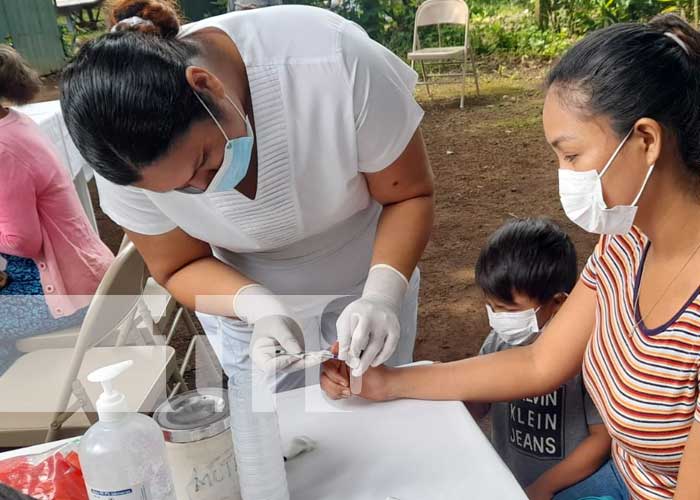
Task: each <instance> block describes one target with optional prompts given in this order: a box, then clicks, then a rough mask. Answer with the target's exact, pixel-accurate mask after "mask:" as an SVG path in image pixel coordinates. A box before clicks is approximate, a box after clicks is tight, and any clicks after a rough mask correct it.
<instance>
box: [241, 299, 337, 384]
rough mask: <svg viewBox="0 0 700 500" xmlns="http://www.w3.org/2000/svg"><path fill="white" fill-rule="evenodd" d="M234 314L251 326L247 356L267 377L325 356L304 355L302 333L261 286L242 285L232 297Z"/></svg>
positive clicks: (311, 363)
mask: <svg viewBox="0 0 700 500" xmlns="http://www.w3.org/2000/svg"><path fill="white" fill-rule="evenodd" d="M233 306H234V307H233V308H234V312H235V314H236V316H238V317H239V318H240V319H241V320H243V321H246V322H247V323H248V324H250V325H252V326H253V335H252V337H251V339H250V357H251V359H252V360H253V363H254V365H255V366H256V367H257V368H259V369H261V370H262V371H263V372H265V374H266V375H267V376H272V375H274V374H275V373H276V372H293V371H297V370H303V369H305V368H310V367H312V366H318V365H320V364H321V363H322V362H323V361H325V359H326V358H324V357H322V356H321V355H318V356H313V355H305V354H304V334H303V332H302V330H301V327H300V326H299V323H297V322H296V320H294V318H293V317H292V315H291V314H290V313H289V311H288V310H287V308H286V307H285V305H284V304H283V303H282V301H281V300H280V299H279V298H278V297H276V296H275V295H274V294H273V293H272V292H270V291H269V290H268V289H266V288H265V287H263V286H261V285H249V286H245V287H243V288H241V289H240V290H239V291H238V293H237V294H236V296H235V297H234V299H233Z"/></svg>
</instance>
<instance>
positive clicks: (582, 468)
mask: <svg viewBox="0 0 700 500" xmlns="http://www.w3.org/2000/svg"><path fill="white" fill-rule="evenodd" d="M588 430H589V433H590V435H589V436H588V437H587V438H586V439H584V440H583V441H582V442H581V444H579V445H578V446H577V447H576V449H575V450H574V451H573V452H572V453H571V455H569V456H568V457H566V458H565V459H564V460H562V461H561V462H559V463H558V464H557V465H555V466H554V467H552V468H551V469H549V470H548V471H547V472H545V473H544V474H542V475H541V476H540V477H539V478H537V480H536V481H535V482H534V483H532V484H531V485H530V486H529V487H528V488H527V496H528V498H529V499H530V500H550V499H551V498H552V497H553V496H554V495H555V494H556V493H557V492H559V491H561V490H564V489H566V488H568V487H569V486H573V485H574V484H576V483H578V482H580V481H582V480H584V479H586V478H587V477H589V476H590V475H592V474H593V473H594V472H595V471H597V470H598V469H599V468H600V466H601V465H603V464H604V463H605V461H606V460H608V458H609V457H610V442H611V439H610V435H609V434H608V432H607V431H606V430H605V425H603V424H597V425H591V426H589V427H588Z"/></svg>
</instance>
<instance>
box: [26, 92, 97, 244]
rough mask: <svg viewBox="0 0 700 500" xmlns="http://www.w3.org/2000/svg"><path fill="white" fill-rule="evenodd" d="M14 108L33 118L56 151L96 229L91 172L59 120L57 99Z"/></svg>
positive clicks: (66, 129) (59, 109)
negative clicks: (89, 183) (91, 195)
mask: <svg viewBox="0 0 700 500" xmlns="http://www.w3.org/2000/svg"><path fill="white" fill-rule="evenodd" d="M15 109H17V111H19V112H21V113H24V114H25V115H27V116H29V117H30V118H31V119H32V120H34V121H35V122H36V123H37V124H38V125H39V128H41V130H42V131H43V132H44V134H46V136H47V137H48V138H49V140H50V141H51V143H52V144H53V146H54V149H55V150H56V152H57V153H58V158H59V159H60V160H61V163H62V164H63V165H64V166H65V167H66V168H68V171H69V172H70V174H71V178H72V179H73V185H74V186H75V190H76V192H77V193H78V198H79V199H80V203H81V205H82V206H83V209H84V210H85V213H86V214H87V216H88V220H89V221H90V224H92V227H93V228H94V229H95V231H97V220H96V218H95V210H94V208H93V206H92V200H91V199H90V190H89V189H88V185H87V183H88V181H89V180H90V179H91V178H92V177H93V171H92V168H91V167H90V165H88V163H87V161H86V160H85V159H84V158H83V157H82V156H81V154H80V152H79V151H78V148H76V147H75V144H74V143H73V140H72V139H71V137H70V134H68V128H67V127H66V124H65V122H64V121H63V115H62V113H61V104H60V102H59V101H46V102H37V103H33V104H27V105H25V106H18V107H17V108H15Z"/></svg>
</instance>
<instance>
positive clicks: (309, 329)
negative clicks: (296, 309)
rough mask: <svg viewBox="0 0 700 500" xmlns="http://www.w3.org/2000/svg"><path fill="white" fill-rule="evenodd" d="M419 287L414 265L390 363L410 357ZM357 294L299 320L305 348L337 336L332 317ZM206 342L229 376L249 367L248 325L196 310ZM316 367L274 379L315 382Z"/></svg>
mask: <svg viewBox="0 0 700 500" xmlns="http://www.w3.org/2000/svg"><path fill="white" fill-rule="evenodd" d="M419 288H420V271H419V270H418V268H416V270H415V272H414V273H413V276H412V277H411V281H410V286H409V288H408V291H407V292H406V296H405V298H404V302H403V306H402V307H401V314H400V316H399V321H400V323H401V337H400V339H399V344H398V347H397V349H396V352H395V353H394V354H393V355H392V357H391V358H390V359H389V362H388V363H387V364H389V365H390V366H397V365H402V364H406V363H411V362H412V361H413V349H414V346H415V341H416V328H417V322H418V292H419ZM356 298H357V297H345V298H343V299H339V300H336V301H333V302H331V304H329V305H328V306H327V307H326V308H325V310H324V311H323V313H322V314H321V315H320V316H316V317H311V318H308V319H305V320H301V322H300V323H301V325H300V326H301V328H302V330H303V332H304V341H305V343H306V350H307V351H308V352H310V351H315V350H319V349H326V348H328V347H329V346H330V345H332V344H333V343H334V342H335V340H336V339H337V331H336V321H337V319H338V317H339V316H340V313H341V312H342V311H343V309H344V308H345V306H347V305H348V304H349V303H350V302H352V301H353V300H355V299H356ZM197 316H198V318H199V321H200V322H201V324H202V327H203V328H204V331H205V333H206V334H207V338H208V339H209V342H210V344H211V345H212V347H213V348H214V351H215V352H216V355H217V357H218V358H219V361H220V362H221V366H222V367H223V369H224V372H225V373H226V375H227V376H228V377H229V378H235V377H236V373H237V372H238V371H239V370H250V369H251V359H250V355H249V347H250V338H251V335H252V333H253V331H252V328H251V327H250V326H249V325H248V324H246V323H244V322H242V321H238V320H235V319H231V318H224V317H221V316H211V315H208V314H201V313H197ZM318 381H319V370H318V369H317V368H314V369H311V370H307V371H304V370H302V371H299V372H294V373H288V374H284V375H280V376H279V377H278V378H277V381H276V390H277V391H278V392H282V391H288V390H291V389H296V388H299V387H303V386H304V385H311V384H315V383H318Z"/></svg>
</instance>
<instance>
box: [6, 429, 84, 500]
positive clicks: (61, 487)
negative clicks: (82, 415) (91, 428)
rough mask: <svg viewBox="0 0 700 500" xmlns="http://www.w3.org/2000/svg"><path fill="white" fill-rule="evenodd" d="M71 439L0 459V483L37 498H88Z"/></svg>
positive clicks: (40, 499)
mask: <svg viewBox="0 0 700 500" xmlns="http://www.w3.org/2000/svg"><path fill="white" fill-rule="evenodd" d="M78 445H79V441H78V440H74V441H71V442H68V443H65V444H63V445H60V446H57V447H56V448H52V449H51V450H48V451H46V452H44V453H38V454H35V455H27V456H22V457H15V458H8V459H6V460H0V483H4V484H6V485H7V486H10V487H11V488H14V489H15V490H17V491H19V492H21V493H24V494H25V495H29V496H30V497H33V498H36V499H37V500H88V494H87V490H86V489H85V482H84V481H83V472H82V470H81V468H80V460H79V459H78V452H77V450H78Z"/></svg>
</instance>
